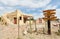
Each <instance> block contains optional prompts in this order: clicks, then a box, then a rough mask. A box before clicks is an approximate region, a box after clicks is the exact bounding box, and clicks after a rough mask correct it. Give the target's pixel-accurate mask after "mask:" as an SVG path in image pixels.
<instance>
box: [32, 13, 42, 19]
mask: <svg viewBox="0 0 60 39" xmlns="http://www.w3.org/2000/svg"><path fill="white" fill-rule="evenodd" d="M32 15H33V16H34V19H38V18H42V17H43V13H32Z"/></svg>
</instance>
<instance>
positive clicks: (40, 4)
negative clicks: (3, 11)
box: [0, 0, 51, 8]
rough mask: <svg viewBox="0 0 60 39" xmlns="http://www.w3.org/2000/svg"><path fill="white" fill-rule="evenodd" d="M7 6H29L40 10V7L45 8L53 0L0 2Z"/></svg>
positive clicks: (8, 0) (6, 0) (11, 0)
mask: <svg viewBox="0 0 60 39" xmlns="http://www.w3.org/2000/svg"><path fill="white" fill-rule="evenodd" d="M0 2H2V3H3V4H5V5H9V6H16V5H20V6H27V7H30V8H38V7H44V6H46V5H47V4H48V3H50V2H51V0H0Z"/></svg>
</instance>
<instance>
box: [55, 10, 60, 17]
mask: <svg viewBox="0 0 60 39" xmlns="http://www.w3.org/2000/svg"><path fill="white" fill-rule="evenodd" d="M56 16H57V18H60V9H56Z"/></svg>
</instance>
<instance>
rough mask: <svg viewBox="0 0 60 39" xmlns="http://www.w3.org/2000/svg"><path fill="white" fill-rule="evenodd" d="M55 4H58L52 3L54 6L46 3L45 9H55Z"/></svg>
mask: <svg viewBox="0 0 60 39" xmlns="http://www.w3.org/2000/svg"><path fill="white" fill-rule="evenodd" d="M57 6H58V5H54V6H52V5H48V6H46V8H45V10H48V9H56V8H57Z"/></svg>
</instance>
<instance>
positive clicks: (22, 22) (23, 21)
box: [22, 15, 24, 23]
mask: <svg viewBox="0 0 60 39" xmlns="http://www.w3.org/2000/svg"><path fill="white" fill-rule="evenodd" d="M22 23H24V18H23V15H22Z"/></svg>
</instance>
